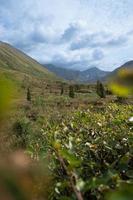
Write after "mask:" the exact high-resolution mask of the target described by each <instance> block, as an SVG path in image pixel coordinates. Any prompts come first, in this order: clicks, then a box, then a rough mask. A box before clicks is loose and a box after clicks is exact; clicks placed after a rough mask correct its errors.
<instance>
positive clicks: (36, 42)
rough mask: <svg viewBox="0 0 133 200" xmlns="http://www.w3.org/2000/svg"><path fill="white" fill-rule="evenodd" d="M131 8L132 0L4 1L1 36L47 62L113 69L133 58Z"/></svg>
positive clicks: (1, 2) (0, 5) (0, 7)
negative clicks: (115, 65)
mask: <svg viewBox="0 0 133 200" xmlns="http://www.w3.org/2000/svg"><path fill="white" fill-rule="evenodd" d="M132 7H133V1H131V0H127V1H125V0H121V1H116V0H111V1H110V0H106V1H105V0H100V1H99V0H93V1H87V0H54V1H53V0H49V1H47V0H39V1H38V0H28V1H27V0H23V1H19V0H8V1H5V0H0V40H2V41H5V42H9V43H11V44H12V45H14V46H15V47H17V48H19V49H21V50H23V51H24V52H25V53H28V54H29V55H30V56H32V57H33V58H35V59H37V60H38V61H40V62H42V63H47V62H52V63H60V64H62V65H63V66H66V67H74V68H76V67H77V68H80V69H83V68H88V67H89V66H91V65H97V66H99V67H101V68H103V69H104V68H106V69H107V68H108V69H113V67H114V63H120V64H121V63H122V62H123V60H129V59H131V58H132V52H133V38H132V33H133V29H132V21H133V15H132ZM106 66H107V67H106Z"/></svg>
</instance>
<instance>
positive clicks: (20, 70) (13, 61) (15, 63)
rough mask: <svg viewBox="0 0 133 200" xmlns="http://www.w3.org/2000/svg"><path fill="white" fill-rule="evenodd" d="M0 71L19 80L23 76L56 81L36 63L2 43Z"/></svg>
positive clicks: (0, 44)
mask: <svg viewBox="0 0 133 200" xmlns="http://www.w3.org/2000/svg"><path fill="white" fill-rule="evenodd" d="M0 71H1V72H7V73H9V74H10V73H11V74H12V73H13V74H14V75H16V76H19V78H21V76H23V75H24V74H25V75H28V76H32V77H34V78H40V79H45V80H47V81H52V80H57V77H56V76H55V75H54V74H53V73H51V72H49V71H48V70H47V69H46V68H44V67H42V66H41V65H40V64H39V63H38V62H37V61H35V60H34V59H32V58H31V57H29V56H27V55H26V54H24V53H23V52H21V51H19V50H18V49H15V48H14V47H12V46H11V45H9V44H6V43H2V42H1V43H0ZM17 74H18V75H17Z"/></svg>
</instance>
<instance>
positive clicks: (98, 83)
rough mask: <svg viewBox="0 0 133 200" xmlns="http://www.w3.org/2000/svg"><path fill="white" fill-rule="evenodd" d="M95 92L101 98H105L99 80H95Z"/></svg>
mask: <svg viewBox="0 0 133 200" xmlns="http://www.w3.org/2000/svg"><path fill="white" fill-rule="evenodd" d="M97 94H98V95H99V96H100V97H101V98H105V97H106V94H105V89H104V86H103V84H102V83H101V82H100V81H97Z"/></svg>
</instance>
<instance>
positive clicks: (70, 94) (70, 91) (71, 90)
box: [69, 85, 75, 98]
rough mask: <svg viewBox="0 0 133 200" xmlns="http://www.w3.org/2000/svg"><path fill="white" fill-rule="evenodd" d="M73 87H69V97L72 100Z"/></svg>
mask: <svg viewBox="0 0 133 200" xmlns="http://www.w3.org/2000/svg"><path fill="white" fill-rule="evenodd" d="M74 96H75V94H74V87H73V86H72V85H70V86H69V97H71V98H74Z"/></svg>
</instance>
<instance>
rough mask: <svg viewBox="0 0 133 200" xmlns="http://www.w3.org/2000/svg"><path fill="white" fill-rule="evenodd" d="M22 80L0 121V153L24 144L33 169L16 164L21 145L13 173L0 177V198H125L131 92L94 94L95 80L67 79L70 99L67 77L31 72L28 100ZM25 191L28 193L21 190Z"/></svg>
mask: <svg viewBox="0 0 133 200" xmlns="http://www.w3.org/2000/svg"><path fill="white" fill-rule="evenodd" d="M25 80H26V78H25V77H23V81H22V80H21V84H20V85H19V88H18V89H17V93H16V96H15V98H14V101H13V104H12V109H11V110H10V112H9V113H8V115H6V116H5V118H4V120H3V121H2V123H1V124H3V125H1V133H3V134H1V145H0V147H1V152H3V151H4V152H5V150H6V153H7V154H8V156H7V160H8V159H9V160H10V152H11V157H12V152H18V151H20V149H22V150H23V151H24V152H25V153H24V154H25V155H28V157H30V158H31V159H32V161H33V160H34V161H35V164H34V165H37V169H36V170H35V172H34V173H33V171H34V170H33V169H32V168H30V176H29V171H28V172H27V171H25V167H24V166H23V167H22V166H21V164H20V163H21V160H23V161H25V162H26V160H25V159H26V158H25V157H23V156H24V155H23V153H22V152H21V153H20V152H19V153H18V155H17V156H19V158H20V163H17V164H15V166H17V167H16V168H18V170H17V175H15V179H14V178H13V176H12V177H10V173H12V172H14V171H13V170H14V169H12V168H10V167H9V168H10V169H8V167H7V169H6V170H7V171H8V173H5V175H4V176H3V180H4V186H3V187H4V190H5V191H6V189H7V188H8V189H9V186H10V192H9V193H10V194H9V196H10V198H9V197H7V196H6V195H7V193H6V192H5V196H4V197H3V196H2V197H1V196H0V197H1V199H2V198H4V199H12V198H13V199H19V200H20V199H24V200H25V199H37V200H39V199H40V200H41V199H51V200H54V199H55V200H56V199H57V200H58V199H62V200H69V199H70V200H75V199H78V200H82V199H84V200H87V199H91V200H95V199H96V200H97V199H100V200H102V199H108V200H119V199H124V200H131V199H132V196H133V193H132V184H133V182H132V178H133V170H132V169H133V157H132V155H133V122H132V120H130V118H131V117H132V113H133V106H132V99H126V100H125V101H123V102H119V101H118V100H117V97H116V96H115V95H107V96H106V98H100V97H99V96H98V95H97V93H96V85H73V88H74V98H71V97H70V95H69V88H70V85H69V84H68V83H67V82H64V83H62V82H61V81H55V82H54V84H53V83H52V82H49V83H45V82H43V81H41V80H40V81H38V80H37V79H34V80H30V81H29V82H28V87H29V88H30V89H29V90H30V91H29V92H30V99H27V81H25ZM62 88H63V91H62ZM18 94H19V95H18ZM3 144H4V145H3ZM7 154H6V155H7ZM8 157H9V158H8ZM13 158H14V157H13ZM7 160H6V161H4V162H7ZM9 160H8V161H9ZM13 161H14V160H13ZM29 165H30V164H29V162H28V164H26V168H28V170H29ZM39 166H40V168H39ZM20 168H21V173H19V170H20ZM31 169H32V170H31ZM2 170H3V168H2V169H1V170H0V171H1V172H2ZM32 173H33V174H32ZM13 174H14V173H13ZM31 174H32V175H31ZM36 175H37V176H36ZM16 176H17V178H16ZM19 178H20V181H17V180H18V179H19ZM31 180H32V182H33V183H32V184H31ZM23 186H24V187H23ZM5 188H6V189H5ZM14 188H15V191H16V192H14ZM31 188H32V189H31ZM27 191H28V196H27V195H24V194H27ZM33 191H34V192H33ZM22 194H23V195H24V196H23V197H22ZM12 195H13V197H12Z"/></svg>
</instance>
